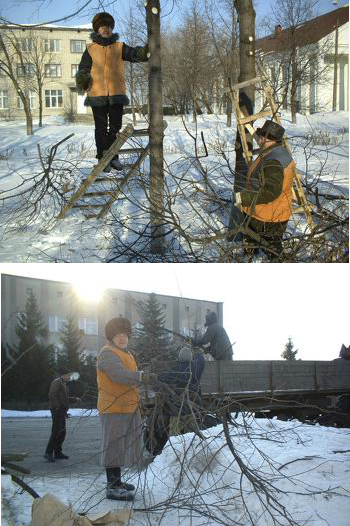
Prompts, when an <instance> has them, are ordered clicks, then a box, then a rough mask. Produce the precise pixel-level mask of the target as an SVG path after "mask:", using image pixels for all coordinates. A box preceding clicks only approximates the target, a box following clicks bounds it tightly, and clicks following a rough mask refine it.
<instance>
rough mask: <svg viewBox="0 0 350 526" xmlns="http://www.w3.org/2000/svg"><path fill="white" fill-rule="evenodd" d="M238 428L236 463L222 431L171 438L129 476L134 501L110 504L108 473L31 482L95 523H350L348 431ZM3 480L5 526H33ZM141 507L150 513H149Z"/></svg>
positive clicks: (276, 424) (241, 422) (240, 424)
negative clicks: (263, 487)
mask: <svg viewBox="0 0 350 526" xmlns="http://www.w3.org/2000/svg"><path fill="white" fill-rule="evenodd" d="M75 411H78V410H72V413H73V412H75ZM74 414H79V411H78V412H77V413H74ZM2 416H3V417H16V416H23V412H22V413H21V415H19V414H18V412H13V411H6V412H5V411H3V412H2ZM26 416H28V417H34V416H35V417H38V416H48V412H46V415H45V412H43V411H33V412H31V413H27V414H26ZM235 422H236V425H234V426H232V427H230V437H231V440H232V445H233V448H234V451H235V453H236V454H237V455H238V456H239V458H238V459H237V461H235V460H234V459H233V456H232V453H231V451H230V450H229V448H228V446H227V441H226V439H225V436H224V433H223V427H222V425H218V426H216V427H214V428H211V429H208V430H205V431H202V433H203V435H204V436H205V440H202V439H201V438H200V437H198V436H195V435H194V434H192V433H188V434H186V435H179V436H175V437H172V438H171V440H170V441H168V443H167V445H166V447H165V449H164V450H163V453H162V454H161V455H159V456H158V457H156V458H155V460H154V461H153V462H152V463H151V464H149V466H148V468H147V469H146V470H143V471H141V472H140V471H139V472H130V473H128V475H127V476H128V480H129V481H131V482H133V483H134V484H135V485H136V486H137V491H136V498H135V501H134V503H133V504H131V503H121V502H114V501H108V500H106V499H105V498H104V491H105V477H104V475H101V476H97V477H96V475H89V474H88V473H86V474H80V475H79V476H69V477H68V476H66V477H64V475H62V476H59V475H58V474H57V472H56V473H55V475H54V476H49V475H47V476H45V477H36V476H32V475H30V476H28V477H26V478H25V481H26V482H27V483H29V484H30V486H31V487H33V488H34V489H35V490H36V491H37V492H38V493H39V495H40V496H43V495H44V494H46V493H51V494H53V495H55V496H56V497H57V498H58V499H60V500H61V501H62V502H64V503H65V504H70V505H71V506H72V507H73V509H74V510H75V511H76V512H86V513H87V515H88V516H89V517H91V518H92V516H93V515H96V514H99V513H101V514H102V512H107V511H109V510H113V509H122V508H133V511H134V513H133V518H132V519H131V520H130V521H129V522H128V524H129V525H130V526H136V525H137V526H142V525H146V524H152V525H163V526H174V525H180V524H181V525H183V526H187V525H188V526H190V525H191V526H199V525H204V524H206V525H208V526H209V525H210V526H216V525H218V524H227V525H231V524H240V525H241V526H248V525H250V526H251V525H254V526H271V525H272V524H280V525H287V524H293V525H294V526H297V525H300V526H302V525H303V526H321V525H323V524H325V525H330V526H348V524H349V512H350V500H349V499H350V479H349V470H350V451H349V435H350V430H349V429H337V428H332V427H321V426H319V425H308V424H301V423H300V422H298V421H290V422H282V421H279V420H277V419H273V420H272V421H269V420H265V419H264V420H261V419H260V420H258V419H256V420H254V419H252V418H251V417H247V416H246V417H244V416H242V415H241V416H239V417H238V418H237V420H236V421H235ZM240 462H243V463H244V465H245V467H246V468H247V469H250V470H252V469H256V470H257V471H256V472H257V473H259V475H260V476H261V477H262V478H263V479H264V480H265V484H270V485H271V488H272V487H273V488H275V489H274V491H275V493H274V496H275V498H276V501H275V502H274V504H275V506H279V505H281V506H284V507H285V509H286V511H285V514H286V517H287V516H288V517H290V521H288V520H287V518H286V517H285V518H283V517H282V516H279V518H278V519H276V523H274V521H273V518H272V517H271V515H269V514H268V513H267V512H266V511H264V510H263V506H262V504H261V501H260V500H259V497H260V498H262V500H264V499H263V497H262V494H261V493H260V495H259V497H258V495H257V493H256V492H255V491H254V490H252V486H251V484H250V483H249V481H248V480H247V478H246V477H242V476H241V468H240V465H239V463H240ZM1 478H2V497H3V510H2V525H3V526H10V525H16V526H29V524H30V517H31V503H32V498H31V497H30V496H29V495H28V494H27V493H23V494H20V491H19V489H18V488H17V487H16V485H15V484H13V483H12V482H11V481H10V480H9V477H8V476H2V477H1ZM272 503H273V501H271V502H270V508H269V509H270V512H272V513H273V510H272V508H271V504H272ZM145 508H148V509H150V508H152V510H153V513H152V512H150V511H148V513H147V512H146V511H145ZM275 515H276V513H275ZM249 516H250V519H249ZM11 521H12V522H11ZM235 521H237V522H235ZM278 521H279V522H278ZM293 521H294V522H293Z"/></svg>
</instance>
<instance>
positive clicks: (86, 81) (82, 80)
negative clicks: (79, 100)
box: [75, 69, 92, 95]
mask: <svg viewBox="0 0 350 526" xmlns="http://www.w3.org/2000/svg"><path fill="white" fill-rule="evenodd" d="M75 83H76V85H77V88H78V92H79V93H80V94H81V95H82V94H84V93H85V92H86V91H88V90H89V89H90V88H91V86H92V77H91V75H90V73H88V72H87V71H85V70H83V69H82V70H81V71H78V73H77V74H76V75H75Z"/></svg>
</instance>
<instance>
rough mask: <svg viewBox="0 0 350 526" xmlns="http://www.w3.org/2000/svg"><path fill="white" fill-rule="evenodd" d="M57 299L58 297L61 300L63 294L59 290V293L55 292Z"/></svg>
mask: <svg viewBox="0 0 350 526" xmlns="http://www.w3.org/2000/svg"><path fill="white" fill-rule="evenodd" d="M57 297H58V298H63V292H62V291H61V290H59V291H58V292H57Z"/></svg>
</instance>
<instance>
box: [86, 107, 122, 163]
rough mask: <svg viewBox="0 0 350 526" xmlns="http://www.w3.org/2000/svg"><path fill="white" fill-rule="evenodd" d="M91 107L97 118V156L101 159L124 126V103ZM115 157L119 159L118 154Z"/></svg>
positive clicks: (95, 118)
mask: <svg viewBox="0 0 350 526" xmlns="http://www.w3.org/2000/svg"><path fill="white" fill-rule="evenodd" d="M91 109H92V113H93V116H94V120H95V143H96V149H97V155H96V157H97V159H101V158H102V156H103V152H104V151H105V150H108V149H109V148H110V147H111V146H112V144H113V143H114V141H115V137H116V135H117V133H118V132H119V130H120V128H121V127H122V119H123V105H122V104H113V105H112V106H110V105H108V106H95V107H94V106H92V108H91ZM115 159H118V156H117V155H116V156H115Z"/></svg>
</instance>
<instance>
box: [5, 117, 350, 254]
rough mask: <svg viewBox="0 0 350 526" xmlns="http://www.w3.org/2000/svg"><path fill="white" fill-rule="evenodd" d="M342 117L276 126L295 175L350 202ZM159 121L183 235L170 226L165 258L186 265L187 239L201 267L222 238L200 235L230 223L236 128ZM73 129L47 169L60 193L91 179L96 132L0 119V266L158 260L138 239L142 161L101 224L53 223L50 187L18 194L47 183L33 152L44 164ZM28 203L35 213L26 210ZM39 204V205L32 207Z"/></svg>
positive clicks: (203, 120) (300, 223)
mask: <svg viewBox="0 0 350 526" xmlns="http://www.w3.org/2000/svg"><path fill="white" fill-rule="evenodd" d="M348 119H349V114H348V112H344V111H339V112H334V113H321V114H314V115H311V116H304V115H299V114H298V116H297V123H296V124H293V123H292V122H291V117H290V114H288V113H282V124H283V126H284V127H285V128H286V131H287V135H288V137H289V139H290V141H289V142H290V146H291V148H292V151H293V157H294V159H295V160H296V163H297V167H298V171H299V173H301V175H302V176H303V177H306V178H307V181H308V183H309V184H311V185H312V184H316V183H317V187H318V189H319V191H320V192H325V193H332V194H334V193H336V194H340V195H342V196H345V197H347V196H348V192H349V165H348V157H349V155H348V153H349V147H348V140H349V123H348ZM166 120H167V122H168V127H167V129H166V130H165V139H164V154H165V155H164V158H165V170H166V183H167V184H166V192H167V194H166V197H167V206H169V216H168V221H169V223H171V221H172V220H174V218H175V219H176V221H178V222H179V225H180V227H181V229H182V230H181V231H182V232H183V236H182V237H180V236H179V235H178V233H177V232H178V230H177V229H175V230H174V231H173V232H172V234H169V235H168V246H169V253H168V254H167V256H166V260H167V261H172V262H174V261H177V262H189V261H191V260H190V259H189V256H188V252H189V250H188V245H187V243H186V242H185V239H186V237H187V236H188V237H191V238H193V239H194V240H195V241H192V249H193V252H192V254H201V257H203V258H204V259H202V261H204V262H205V261H207V260H210V261H218V259H217V258H218V245H220V243H221V244H222V243H223V242H224V241H220V240H219V241H217V240H214V241H213V242H212V243H207V242H206V243H205V244H204V245H203V242H202V239H203V237H206V236H208V235H212V236H213V235H214V234H215V235H216V234H220V233H224V232H225V229H226V227H227V224H228V219H229V215H230V203H229V200H230V196H231V191H232V185H233V176H232V173H231V172H230V170H229V169H228V166H227V164H225V162H224V160H223V159H224V157H223V155H225V156H226V158H227V159H228V161H229V162H230V164H231V166H233V167H234V156H235V153H234V142H235V135H236V126H235V123H233V125H232V127H231V128H227V127H226V116H225V115H202V116H200V117H198V122H197V125H195V124H194V123H193V122H192V118H191V117H185V119H182V118H181V117H173V116H171V117H166ZM129 122H131V116H130V115H125V116H124V118H123V126H125V125H126V124H127V123H129ZM263 122H264V121H263V120H261V121H257V122H256V126H261V125H262V124H263ZM185 125H186V128H187V129H188V132H189V133H187V131H186V129H185ZM137 127H138V128H145V127H147V123H145V122H141V121H140V122H139V123H138V124H137ZM201 132H203V134H204V140H205V144H206V146H207V149H208V153H209V155H208V157H202V156H204V155H205V150H204V145H203V143H202V139H201ZM71 133H74V136H73V137H71V138H70V139H68V140H67V141H66V142H63V143H62V144H61V145H60V146H58V150H57V154H56V158H55V161H54V163H53V168H54V170H55V171H54V173H51V182H53V184H54V185H56V187H57V188H58V189H59V190H62V187H63V185H64V183H68V184H69V185H70V186H72V187H73V188H77V187H78V186H79V185H80V183H81V179H82V178H85V177H87V175H89V173H90V171H91V168H92V166H93V165H94V163H95V162H96V159H95V146H94V126H93V125H92V124H74V123H71V124H68V123H66V122H64V120H63V118H62V117H50V118H44V126H43V128H38V127H37V126H35V133H34V135H33V136H27V135H26V129H25V123H24V122H13V121H10V122H5V121H2V122H0V180H1V187H2V194H1V197H2V198H4V197H6V198H7V197H10V196H12V197H11V199H5V200H4V201H3V206H2V208H1V209H0V218H1V224H2V226H1V228H0V262H73V263H74V262H92V263H94V262H105V261H110V260H113V261H116V262H137V261H151V262H152V261H157V260H156V259H152V257H151V256H150V253H149V247H148V241H147V239H148V238H147V237H146V236H145V235H144V229H145V227H146V226H147V225H148V222H149V211H148V204H147V200H146V197H145V189H144V185H145V184H146V190H147V185H148V172H149V159H146V160H145V162H144V165H143V167H142V170H141V172H142V177H139V176H137V177H134V178H131V180H130V182H129V183H128V185H127V186H126V187H125V195H121V197H120V198H119V199H118V200H117V201H116V202H115V203H114V205H113V207H112V210H111V213H109V214H107V216H106V217H105V218H104V219H103V220H97V219H89V220H86V219H85V217H84V215H83V213H82V211H80V210H77V209H73V210H71V211H70V212H69V213H68V214H67V216H66V217H65V218H64V219H63V220H60V221H56V218H57V215H58V213H59V212H60V208H61V205H62V200H61V198H59V199H57V194H55V195H56V196H55V195H54V194H53V191H52V187H49V190H47V191H46V193H45V198H44V199H43V200H42V201H40V200H38V198H39V193H38V192H36V193H34V194H33V195H32V196H31V198H30V199H28V196H27V197H26V199H27V201H25V200H21V199H20V198H19V197H18V196H16V194H18V193H19V192H20V191H23V190H24V189H28V188H29V187H30V186H31V185H32V184H33V180H32V179H31V178H33V177H34V176H35V177H36V181H38V180H39V179H41V181H42V185H43V183H44V182H45V179H44V178H43V167H42V165H41V162H40V157H39V151H38V147H40V151H41V155H42V157H43V160H44V164H45V166H46V165H47V156H48V153H49V151H50V148H52V146H54V145H55V144H57V143H58V142H59V141H61V140H62V139H64V138H65V137H67V136H68V135H70V134H71ZM190 134H191V135H192V136H193V137H195V138H196V140H197V148H198V150H197V152H198V155H199V156H200V157H201V158H200V162H201V164H202V166H203V168H204V169H205V170H206V171H207V178H208V182H209V184H210V187H211V188H213V189H214V191H215V193H216V194H217V195H219V196H220V197H222V198H224V199H226V200H227V203H226V204H223V205H222V206H221V207H217V206H213V204H212V203H209V204H208V202H206V200H205V198H204V197H203V196H204V194H203V192H205V191H207V187H206V185H205V183H204V179H203V173H201V172H200V170H199V165H198V162H197V161H196V159H195V142H194V140H193V138H192V137H191V135H190ZM312 134H313V135H317V136H318V137H320V139H321V140H320V141H319V142H321V143H322V139H324V138H325V137H326V138H328V140H329V141H328V142H329V144H327V145H326V146H324V145H322V144H315V141H311V140H310V137H311V135H312ZM146 142H147V138H139V139H137V140H136V139H133V140H129V142H128V146H137V145H138V144H141V145H145V143H146ZM124 159H125V157H124ZM321 170H322V174H321V177H320V178H319V174H320V172H321ZM103 185H104V183H101V184H100V186H99V187H98V188H96V189H98V190H102V189H103V188H104V189H106V187H105V186H103ZM17 187H18V188H17ZM16 188H17V189H16ZM66 195H68V194H66ZM29 201H30V202H31V209H30V211H31V212H33V213H32V215H29V213H28V214H25V213H24V210H25V208H26V207H27V206H28V202H29ZM38 202H39V203H40V204H41V206H37V208H36V209H34V206H35V205H38ZM342 203H345V204H342ZM327 206H328V207H330V208H331V207H335V206H337V207H338V210H339V214H340V215H343V216H344V215H346V214H347V213H348V210H347V206H348V204H347V201H342V202H341V206H339V203H334V201H329V202H328V203H327ZM342 207H343V208H342ZM218 208H219V209H218ZM170 210H171V212H172V215H170ZM305 224H306V223H305V218H304V216H300V215H298V216H297V217H296V216H294V219H293V220H291V221H290V222H289V231H290V232H298V233H303V232H304V231H305ZM170 227H171V224H170ZM196 240H198V242H197V241H196ZM220 247H221V248H222V246H221V245H220ZM129 249H130V250H129ZM136 253H137V254H138V257H137V256H136V255H135V254H136ZM143 257H144V258H145V259H143ZM113 258H115V259H113ZM210 258H211V259H210Z"/></svg>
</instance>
